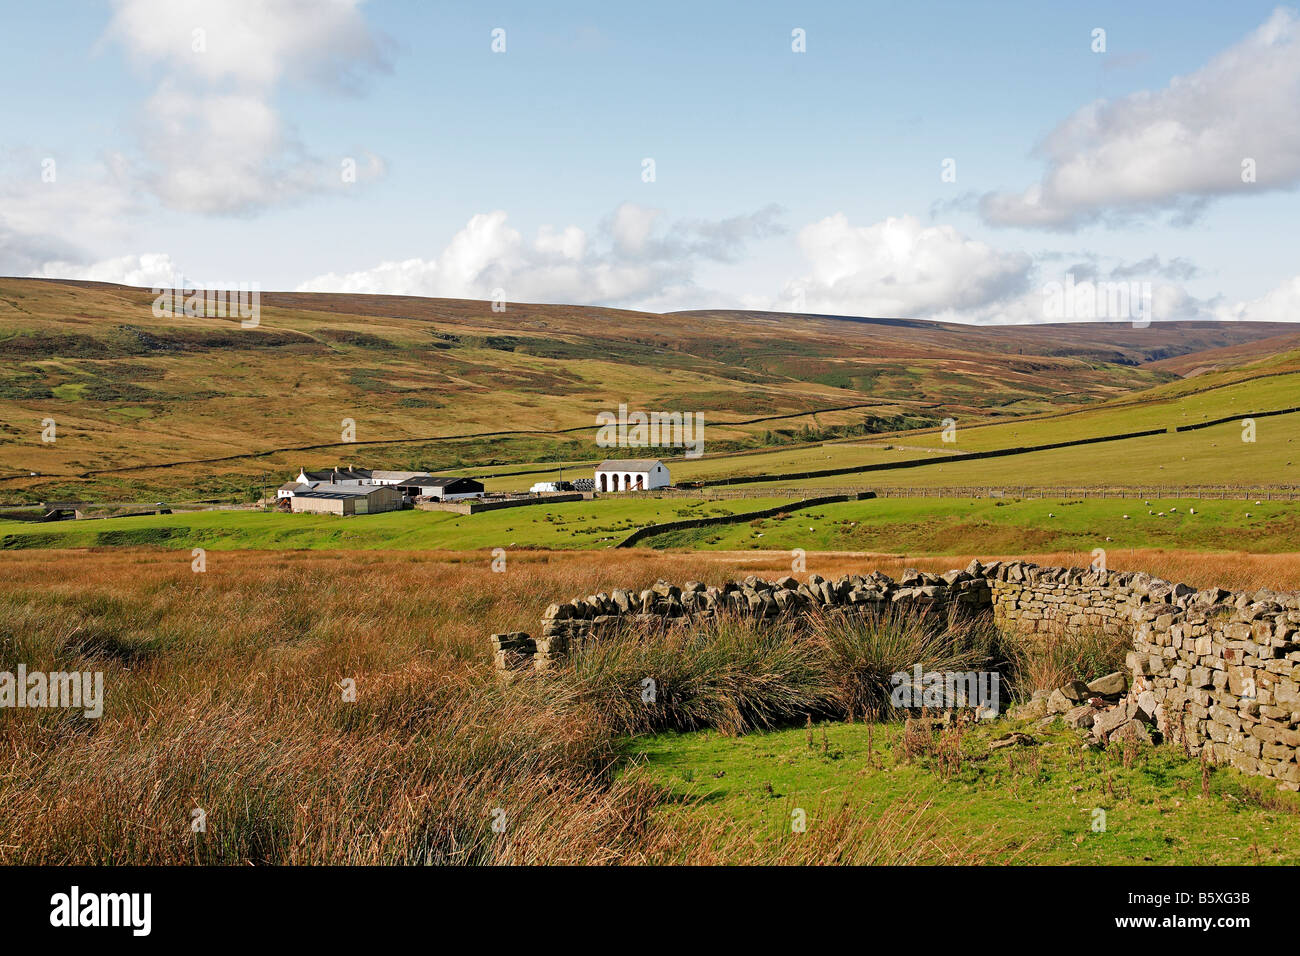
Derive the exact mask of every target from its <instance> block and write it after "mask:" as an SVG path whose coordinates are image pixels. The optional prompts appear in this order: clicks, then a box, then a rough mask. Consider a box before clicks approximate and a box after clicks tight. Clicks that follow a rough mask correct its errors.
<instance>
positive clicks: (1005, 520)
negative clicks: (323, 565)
mask: <svg viewBox="0 0 1300 956" xmlns="http://www.w3.org/2000/svg"><path fill="white" fill-rule="evenodd" d="M787 500H788V499H774V498H743V499H724V500H694V499H682V498H615V497H605V498H598V499H596V500H594V501H581V502H576V501H575V502H569V503H564V504H554V505H533V506H529V507H525V508H511V509H506V510H502V511H489V512H483V513H481V514H476V515H457V514H452V513H449V512H433V511H395V512H388V513H386V514H378V515H358V516H356V517H349V518H340V517H335V516H330V515H311V514H280V513H272V512H253V511H205V512H194V513H190V514H171V515H144V516H139V517H129V518H110V519H96V520H83V521H60V522H50V523H45V524H40V523H29V522H18V521H0V549H20V548H83V547H109V546H139V545H157V546H162V547H171V548H194V547H203V548H214V549H234V548H255V549H266V548H307V549H334V548H336V549H375V548H387V549H398V550H466V551H468V550H479V549H491V548H498V547H500V548H511V547H515V548H547V549H552V548H554V549H571V548H584V549H586V548H596V549H600V548H608V547H610V546H612V545H613V544H615V543H617V542H618V541H619V540H621V539H623V538H625V537H626V536H627V535H628V534H629V533H631V532H632V531H634V530H636V529H637V528H641V527H644V526H646V525H650V524H659V523H663V522H668V521H676V520H680V519H682V518H697V517H707V516H711V515H720V514H736V513H738V512H749V511H760V510H763V509H765V508H771V507H775V506H777V505H780V504H782V503H783V502H784V501H787ZM1148 500H1150V502H1151V504H1150V506H1148V505H1147V504H1145V503H1144V501H1143V500H1141V499H1110V498H1107V499H1099V498H1089V499H1075V500H1062V499H1038V498H1027V499H1012V498H1006V499H995V498H877V499H872V500H868V501H854V502H843V503H839V504H832V505H822V506H820V507H816V508H809V509H807V510H801V511H792V512H789V513H788V514H785V515H778V516H776V517H770V518H757V519H754V520H752V521H746V522H742V523H737V524H731V525H722V526H717V527H709V528H700V529H691V530H686V531H673V532H666V533H664V534H662V535H658V536H655V537H652V538H650V539H648V540H646V541H644V542H642V545H641V546H642V547H657V548H698V549H701V550H726V551H731V550H766V551H774V550H775V551H790V550H793V549H796V548H801V549H803V550H805V551H874V552H882V553H888V554H899V553H902V554H913V555H942V554H963V553H966V554H1011V553H1015V552H1017V551H1020V552H1036V553H1041V552H1048V551H1083V552H1090V551H1091V550H1092V549H1094V548H1104V549H1116V550H1118V549H1123V548H1133V549H1137V548H1173V549H1181V550H1189V551H1236V550H1242V549H1247V550H1251V551H1257V552H1261V553H1279V552H1290V551H1295V550H1298V549H1300V502H1284V501H1271V502H1270V501H1262V502H1261V503H1260V504H1259V505H1256V504H1255V503H1254V502H1252V501H1221V500H1204V501H1201V500H1196V499H1193V498H1178V499H1160V500H1156V499H1148ZM1193 508H1195V509H1196V514H1194V515H1193V514H1191V513H1190V512H1191V509H1193ZM1149 511H1150V512H1155V514H1148V512H1149ZM1162 511H1163V512H1165V514H1164V515H1163V516H1161V515H1160V514H1159V513H1160V512H1162ZM1125 514H1127V515H1129V518H1128V519H1127V520H1126V519H1124V517H1123V516H1124V515H1125ZM1248 515H1249V517H1248ZM1108 539H1109V540H1108Z"/></svg>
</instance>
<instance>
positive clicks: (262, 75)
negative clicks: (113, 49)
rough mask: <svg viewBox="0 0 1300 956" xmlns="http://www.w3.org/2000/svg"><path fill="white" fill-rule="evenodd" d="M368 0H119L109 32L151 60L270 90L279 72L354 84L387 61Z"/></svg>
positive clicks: (143, 60)
mask: <svg viewBox="0 0 1300 956" xmlns="http://www.w3.org/2000/svg"><path fill="white" fill-rule="evenodd" d="M361 6H362V0H115V2H114V4H113V7H114V13H113V20H112V22H111V23H110V24H109V27H108V31H107V34H106V35H107V36H108V37H110V38H112V39H114V40H117V41H120V42H121V43H122V44H123V45H124V46H125V47H126V48H127V50H128V52H129V53H130V54H131V55H132V57H134V58H135V59H136V60H137V62H139V63H140V64H141V65H143V66H146V67H150V68H152V67H154V66H156V65H159V64H162V65H164V66H165V67H166V68H168V69H170V70H171V71H173V72H174V73H176V74H178V75H179V74H195V75H197V76H198V77H200V78H202V80H203V81H205V82H206V83H208V84H212V85H219V84H223V83H229V84H231V85H232V86H234V87H235V88H242V89H252V90H267V89H270V88H271V87H273V86H275V85H276V84H277V83H279V82H280V81H281V80H284V79H288V80H291V81H300V82H312V83H317V84H322V85H326V86H333V87H340V88H349V89H351V88H355V87H356V86H357V85H358V84H359V83H360V82H361V78H362V74H363V73H364V71H366V70H383V69H387V68H388V63H387V59H386V56H385V51H384V49H383V43H382V41H381V40H380V39H379V38H378V37H376V36H375V35H374V34H373V33H371V32H370V29H369V28H368V26H367V24H366V22H365V18H364V17H363V16H362V15H361V10H360V8H361Z"/></svg>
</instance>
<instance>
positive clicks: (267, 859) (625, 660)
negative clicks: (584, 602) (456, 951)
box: [0, 552, 970, 864]
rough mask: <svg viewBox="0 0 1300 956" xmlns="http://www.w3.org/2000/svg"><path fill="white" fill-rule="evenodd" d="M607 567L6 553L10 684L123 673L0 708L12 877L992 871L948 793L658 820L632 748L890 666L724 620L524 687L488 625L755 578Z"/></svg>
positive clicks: (834, 701)
mask: <svg viewBox="0 0 1300 956" xmlns="http://www.w3.org/2000/svg"><path fill="white" fill-rule="evenodd" d="M601 557H602V556H595V555H593V556H590V558H588V559H583V560H566V561H562V562H559V561H552V560H551V559H550V557H549V556H547V555H537V556H527V555H524V556H519V557H517V558H515V559H513V560H512V561H511V562H510V565H509V570H508V571H507V572H506V573H505V574H496V573H493V572H492V571H491V570H490V565H489V562H488V561H487V560H483V561H478V560H476V559H474V558H473V557H472V556H470V557H466V556H462V557H461V559H459V560H455V561H450V560H439V561H431V560H412V559H411V558H410V557H409V556H393V555H370V554H364V553H363V554H359V555H357V554H353V555H338V554H328V553H324V554H319V553H317V554H308V553H304V554H255V553H243V554H223V555H215V556H214V555H210V556H209V561H208V570H207V571H206V572H205V573H201V574H196V573H194V572H192V571H191V570H190V566H189V562H188V560H187V559H184V556H182V558H183V559H182V560H178V559H177V558H176V557H174V556H173V555H170V554H165V553H150V552H139V553H133V554H123V553H81V554H73V553H67V554H60V555H58V556H57V561H53V562H52V561H51V559H50V555H48V554H45V555H40V556H18V555H7V556H4V560H5V563H6V569H5V570H6V571H7V572H8V573H7V574H6V575H3V576H0V669H3V670H11V671H12V670H14V669H16V667H17V665H18V664H19V663H23V664H25V665H26V667H27V668H28V670H29V671H32V670H49V671H52V670H93V671H102V672H103V674H104V685H105V690H106V701H105V708H104V715H103V717H102V718H100V719H98V720H91V719H86V718H85V717H83V716H82V715H81V713H80V712H73V711H68V710H61V709H33V710H27V709H25V710H15V709H4V710H0V747H3V749H4V752H5V754H6V760H5V761H4V764H3V766H0V863H4V864H21V863H47V864H49V863H59V864H130V863H134V864H185V863H191V864H250V863H251V864H321V863H329V864H340V863H355V864H440V863H469V864H475V863H477V864H500V863H555V864H560V863H597V864H609V863H622V864H636V863H668V862H671V863H697V864H703V863H736V862H741V863H756V862H772V863H820V862H862V863H865V862H898V863H902V862H952V861H959V860H966V859H968V858H969V856H970V851H969V850H968V849H962V848H959V847H957V846H956V845H955V844H953V843H951V842H947V841H945V840H944V838H943V837H942V835H941V834H942V826H941V821H940V820H939V818H938V817H937V815H936V814H935V813H934V812H933V811H932V810H930V809H929V808H928V807H927V806H925V805H924V803H923V802H922V803H918V804H916V805H915V806H902V805H900V807H899V808H898V810H897V819H896V820H895V821H893V822H892V823H891V828H886V829H884V830H876V831H871V832H868V831H867V830H866V829H864V826H863V824H862V823H861V822H860V821H858V820H857V818H856V817H855V816H854V815H853V813H852V812H851V810H848V809H842V808H837V809H836V810H835V812H834V813H831V812H828V813H827V814H826V817H825V819H824V820H823V821H822V822H821V823H820V824H819V825H818V827H817V828H816V830H815V832H813V831H810V832H809V833H808V834H801V837H805V836H806V837H808V839H800V840H798V841H792V840H779V841H775V842H774V843H772V844H771V845H768V844H767V843H763V845H761V846H760V845H759V844H757V843H755V841H753V840H752V839H750V838H749V837H747V836H746V835H745V834H744V832H743V831H738V830H736V829H735V828H734V827H729V826H728V825H726V823H725V821H724V822H719V823H717V824H715V825H713V826H712V827H711V828H704V829H703V830H701V829H700V828H698V827H693V826H687V825H685V824H683V823H682V822H681V821H680V820H678V819H677V818H676V817H674V816H673V815H672V814H664V813H660V812H658V811H659V809H661V808H662V807H663V806H664V804H665V800H666V799H667V797H666V795H665V793H664V791H663V790H662V789H661V788H658V787H654V786H650V785H648V784H646V783H645V782H644V781H641V782H638V780H637V778H636V775H628V774H620V773H619V772H618V771H619V768H620V767H621V765H622V761H623V760H624V759H625V758H624V756H623V755H624V752H625V751H624V749H623V745H624V743H625V741H626V738H627V735H629V734H636V733H642V732H646V731H651V730H655V729H659V728H667V727H673V728H693V727H712V728H718V729H721V730H723V731H725V732H727V733H742V732H744V731H745V730H748V729H752V728H756V727H770V726H775V725H778V724H781V723H784V722H789V721H792V720H793V721H800V722H802V721H803V720H805V719H806V717H807V715H808V714H810V713H811V714H818V715H822V714H847V713H849V712H850V710H851V709H852V708H857V707H860V705H859V704H853V703H851V700H852V699H853V698H852V691H851V687H852V685H853V677H852V674H853V673H854V667H855V666H858V667H859V668H861V665H860V663H859V664H856V665H855V664H854V662H855V661H860V660H861V658H862V656H863V654H864V653H865V652H856V656H855V652H853V651H852V650H851V645H849V644H844V643H842V644H840V645H834V644H832V643H830V642H829V641H828V640H827V638H826V637H825V634H826V633H830V630H829V624H828V625H827V628H828V630H827V631H825V632H824V633H823V635H822V636H820V637H819V636H818V633H817V632H816V630H815V629H814V630H813V631H809V632H803V633H798V632H796V631H795V630H794V629H793V628H791V627H789V626H784V625H783V626H778V627H776V628H773V629H771V630H770V631H768V630H764V629H757V628H755V627H754V626H753V625H752V624H751V623H745V622H741V621H724V622H721V623H720V624H719V625H718V626H717V627H716V628H709V629H704V630H702V631H700V632H698V633H696V634H685V633H662V634H646V635H641V636H640V638H639V639H635V640H628V641H621V642H611V643H609V644H607V645H604V646H600V647H596V646H593V647H592V648H590V649H589V650H588V651H587V652H584V653H582V654H580V655H578V657H577V659H576V660H575V662H574V663H575V666H574V667H573V668H572V669H570V670H567V671H566V672H564V673H563V675H562V676H560V677H558V678H555V679H548V680H541V681H537V680H528V681H518V682H515V683H512V684H504V683H502V682H500V681H499V680H498V679H497V678H496V676H495V674H494V673H493V671H492V668H491V664H490V660H489V656H488V653H487V643H486V640H485V637H486V634H487V632H488V631H489V630H510V629H521V630H535V628H536V623H537V621H536V615H537V614H538V611H539V609H540V608H542V607H545V605H546V604H547V603H549V602H551V601H554V600H558V599H562V598H565V597H568V596H570V595H572V594H578V593H591V592H593V591H597V590H600V589H607V588H610V587H612V586H615V585H628V584H633V585H636V584H643V585H649V584H650V583H652V582H653V581H654V580H655V579H656V578H657V577H660V576H666V577H672V578H674V579H678V580H682V579H686V578H688V577H696V578H699V579H701V580H714V581H719V582H720V581H721V580H723V579H724V578H725V577H729V576H731V574H732V573H734V572H733V571H732V570H731V569H729V568H726V567H725V566H723V567H719V565H718V564H717V563H716V562H715V561H712V560H696V559H689V558H664V557H661V556H655V555H637V556H629V557H628V558H627V559H626V560H625V561H624V562H623V563H621V564H620V565H618V566H617V567H611V566H610V565H609V563H608V562H607V561H604V560H601ZM873 653H875V652H873ZM877 656H880V655H877ZM881 660H882V661H883V660H885V657H884V656H881ZM880 666H885V665H884V664H881V665H880ZM871 673H873V674H874V673H875V671H871ZM650 674H654V675H655V677H656V680H657V681H658V686H659V688H660V694H659V696H658V698H657V700H656V702H655V703H654V705H653V706H649V707H647V705H646V704H645V703H644V702H642V700H641V692H642V683H641V681H642V678H643V677H645V676H648V675H650ZM349 680H350V681H353V682H355V688H356V696H355V700H346V699H345V696H344V689H345V687H346V686H347V684H346V682H347V681H349ZM200 820H201V821H202V826H201V827H198V823H199V821H200ZM196 827H198V828H197V829H196Z"/></svg>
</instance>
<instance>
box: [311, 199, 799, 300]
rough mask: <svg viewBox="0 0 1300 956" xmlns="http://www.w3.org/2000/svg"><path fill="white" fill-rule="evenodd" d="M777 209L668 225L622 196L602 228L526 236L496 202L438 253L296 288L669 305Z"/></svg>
mask: <svg viewBox="0 0 1300 956" xmlns="http://www.w3.org/2000/svg"><path fill="white" fill-rule="evenodd" d="M777 213H778V210H776V208H775V207H768V208H767V209H765V210H760V211H759V212H758V213H755V214H753V215H752V216H737V217H733V218H731V219H724V220H718V221H692V222H677V223H671V224H666V223H665V221H664V217H663V214H662V212H661V211H660V210H655V209H648V208H646V207H643V206H638V205H636V204H635V203H624V204H623V205H621V206H620V207H619V208H618V209H616V210H615V211H614V212H613V213H612V214H611V215H610V216H609V217H608V218H607V219H606V220H605V221H604V222H603V223H602V225H601V227H600V228H599V229H598V230H597V232H596V235H595V236H588V234H587V233H586V232H585V231H584V230H582V229H581V228H579V227H577V226H567V227H565V228H564V229H560V230H556V229H555V228H553V227H551V226H543V227H542V228H541V229H539V230H538V233H537V236H536V238H534V239H532V240H528V239H526V238H525V237H524V236H523V234H522V233H520V232H519V231H518V230H516V229H514V228H512V227H511V226H509V225H508V224H507V222H506V218H507V217H506V213H505V212H504V211H501V210H497V211H495V212H490V213H480V214H478V215H476V216H474V217H473V218H471V219H470V221H469V222H468V223H467V224H466V225H465V227H464V228H463V229H461V230H460V231H459V232H457V233H456V234H455V235H454V236H453V237H452V238H451V241H450V242H449V243H448V244H447V246H446V248H444V249H443V250H442V251H441V252H440V253H439V254H438V255H437V256H435V257H433V258H412V259H405V260H400V261H390V262H382V263H380V264H378V265H376V266H374V267H372V268H369V269H364V270H360V271H357V272H348V273H342V274H339V273H328V274H325V275H320V276H316V277H315V278H312V279H309V280H308V281H306V282H304V283H302V284H301V285H300V286H299V287H298V291H300V292H351V293H381V294H390V295H426V296H440V297H449V298H476V299H487V298H491V297H492V296H493V295H494V294H495V291H496V290H497V289H501V290H504V292H505V295H506V298H507V299H509V300H513V301H516V302H565V303H578V304H593V303H599V304H603V305H623V306H631V305H637V306H640V307H642V308H650V307H651V305H652V304H653V305H655V306H659V307H664V306H666V305H667V304H681V303H682V302H684V301H686V299H687V296H688V293H689V292H694V293H696V294H697V295H698V294H699V293H700V290H698V289H697V288H696V287H695V285H694V278H693V276H694V271H695V267H696V265H697V264H698V263H699V262H701V261H706V260H707V261H729V260H730V258H731V257H733V256H735V255H736V254H737V253H738V251H739V249H740V248H741V247H743V245H744V244H745V243H747V242H748V241H750V240H752V239H759V238H763V237H765V236H767V235H771V234H773V233H774V232H775V231H778V230H779V229H780V226H779V225H778V224H777V223H776V221H775V219H776V215H777ZM696 301H698V299H697V300H696Z"/></svg>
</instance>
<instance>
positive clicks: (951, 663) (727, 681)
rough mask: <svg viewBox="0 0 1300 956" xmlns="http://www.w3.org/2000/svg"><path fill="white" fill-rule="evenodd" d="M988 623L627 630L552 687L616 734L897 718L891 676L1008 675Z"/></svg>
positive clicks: (871, 618)
mask: <svg viewBox="0 0 1300 956" xmlns="http://www.w3.org/2000/svg"><path fill="white" fill-rule="evenodd" d="M1009 662H1010V658H1009V657H1008V655H1007V652H1006V650H1005V648H1004V647H1003V638H1002V636H1001V635H1000V634H999V632H998V631H997V630H996V629H995V628H993V627H992V625H991V624H990V623H988V622H987V621H985V620H983V619H979V620H976V619H956V618H954V619H949V618H946V617H943V618H940V617H938V616H933V615H932V616H928V617H927V616H919V617H917V616H905V615H900V614H896V613H893V612H885V613H876V612H856V613H844V612H834V613H827V614H823V615H812V616H809V617H806V618H794V619H791V618H781V619H778V620H776V621H775V622H772V621H768V622H763V621H759V620H755V619H753V618H750V617H742V616H733V615H723V616H720V617H719V618H717V619H716V620H712V621H709V622H705V623H702V624H699V625H696V626H694V627H691V628H689V629H687V628H683V627H668V628H661V627H654V628H638V627H630V628H628V629H626V630H624V631H623V632H622V633H621V634H620V635H618V636H617V637H612V638H607V639H597V640H592V641H588V642H587V643H586V645H585V646H583V647H581V648H578V649H577V650H576V651H575V652H574V654H573V655H572V659H571V663H570V666H569V667H568V668H566V669H565V670H564V671H562V672H561V673H560V675H558V676H557V677H556V678H554V679H551V680H549V681H548V684H550V685H551V686H555V687H562V688H563V692H564V693H566V694H569V695H571V696H572V697H573V698H575V699H578V700H583V701H589V702H591V703H592V705H593V706H595V707H597V708H598V709H599V711H600V713H601V716H602V719H603V720H604V722H605V723H606V725H607V726H608V727H609V728H610V730H611V732H613V733H615V734H623V735H630V734H640V733H653V732H658V731H664V730H679V731H689V730H699V729H702V728H712V729H716V730H720V731H722V732H723V733H727V734H742V733H746V732H748V731H751V730H757V729H767V728H771V727H775V726H779V725H782V724H788V723H791V722H794V721H800V722H802V721H803V720H805V719H807V718H809V717H812V718H818V719H820V718H835V719H849V720H854V719H863V718H866V719H873V720H874V719H893V718H897V717H899V716H901V712H900V711H899V709H898V708H896V707H895V706H894V705H893V703H892V702H891V693H892V690H893V688H894V685H895V682H894V681H892V680H891V675H893V674H895V673H897V672H899V671H905V672H909V673H910V672H911V670H912V668H913V667H914V666H915V665H917V664H920V665H921V667H922V669H923V670H924V671H960V672H965V671H973V670H1001V669H1005V668H1006V667H1007V666H1008V665H1009Z"/></svg>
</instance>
